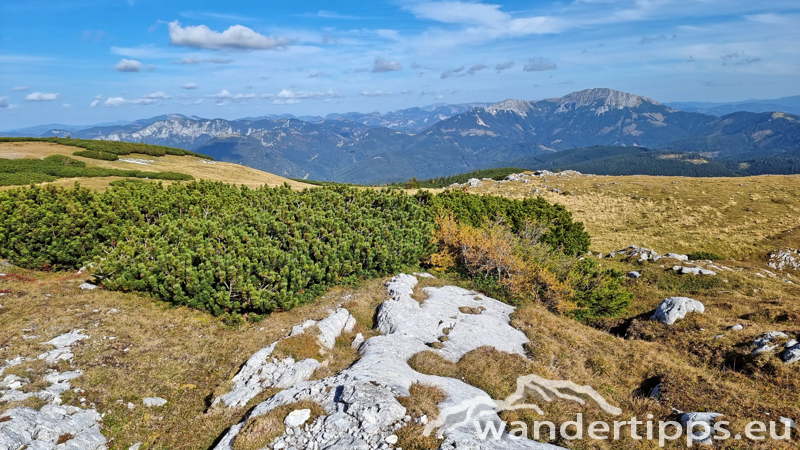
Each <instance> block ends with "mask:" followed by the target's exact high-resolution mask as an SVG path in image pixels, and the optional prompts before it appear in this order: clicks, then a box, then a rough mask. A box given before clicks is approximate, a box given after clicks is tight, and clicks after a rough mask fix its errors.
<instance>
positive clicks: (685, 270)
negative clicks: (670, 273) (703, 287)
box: [672, 266, 717, 275]
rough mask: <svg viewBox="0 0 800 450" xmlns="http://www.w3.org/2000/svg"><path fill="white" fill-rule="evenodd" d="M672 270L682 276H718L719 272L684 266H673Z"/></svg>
mask: <svg viewBox="0 0 800 450" xmlns="http://www.w3.org/2000/svg"><path fill="white" fill-rule="evenodd" d="M672 270H674V271H675V272H678V273H679V274H681V275H688V274H692V275H716V274H717V272H714V271H713V270H708V269H703V268H702V267H683V266H673V267H672Z"/></svg>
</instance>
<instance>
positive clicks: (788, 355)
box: [783, 344, 800, 364]
mask: <svg viewBox="0 0 800 450" xmlns="http://www.w3.org/2000/svg"><path fill="white" fill-rule="evenodd" d="M798 361H800V344H798V345H795V346H794V347H792V348H790V349H788V350H786V351H785V352H783V362H785V363H786V364H792V363H796V362H798Z"/></svg>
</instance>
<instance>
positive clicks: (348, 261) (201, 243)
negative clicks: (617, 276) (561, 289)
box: [0, 157, 597, 321]
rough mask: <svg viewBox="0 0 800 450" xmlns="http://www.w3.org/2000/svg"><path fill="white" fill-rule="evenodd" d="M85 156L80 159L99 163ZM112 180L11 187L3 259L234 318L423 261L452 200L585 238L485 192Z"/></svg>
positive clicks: (478, 213) (545, 236)
mask: <svg viewBox="0 0 800 450" xmlns="http://www.w3.org/2000/svg"><path fill="white" fill-rule="evenodd" d="M62 158H66V157H62ZM66 160H70V158H66ZM73 161H74V160H73ZM67 163H69V164H72V163H71V162H70V161H67ZM75 163H79V164H75V167H70V169H75V170H93V169H84V168H81V167H80V164H82V163H80V162H79V161H75ZM176 175H180V174H176ZM161 176H163V177H168V176H170V174H162V175H161ZM114 184H115V185H114V186H110V187H109V189H108V190H106V191H104V192H97V191H94V190H90V189H85V188H81V187H79V186H76V187H75V188H71V189H67V188H58V187H55V186H52V185H49V186H43V187H38V186H33V187H30V188H18V189H12V190H8V191H3V192H0V257H2V258H8V259H11V260H13V261H15V262H16V263H17V264H19V265H21V266H23V267H28V268H42V267H52V268H53V269H56V270H60V269H77V268H79V267H82V266H84V265H86V264H87V263H88V262H93V263H94V266H93V269H92V270H93V273H94V274H95V276H97V277H98V279H99V280H100V281H101V282H102V284H103V286H104V287H105V288H107V289H111V290H121V291H138V292H144V293H149V294H150V295H152V296H153V297H156V298H159V299H161V300H165V301H167V302H170V303H173V304H176V305H187V306H191V307H194V308H199V309H203V310H206V311H209V312H211V313H213V314H215V315H222V316H225V317H228V318H230V320H232V321H236V320H239V319H240V318H241V317H242V316H244V315H247V318H248V319H251V320H258V319H259V318H260V317H262V316H263V315H264V314H268V313H270V312H272V311H276V310H286V309H290V308H293V307H295V306H297V305H299V304H302V303H305V302H308V301H310V300H312V299H314V298H315V297H317V296H318V295H320V294H321V293H322V292H324V290H325V289H326V288H327V287H328V286H331V285H334V284H341V283H350V282H353V281H355V280H358V279H359V278H364V277H377V276H384V275H389V274H394V273H397V272H399V271H401V270H410V269H413V268H414V267H416V266H418V265H419V263H420V261H421V260H423V259H426V258H428V257H429V256H430V255H431V254H432V253H434V252H435V251H436V250H437V249H436V246H435V245H434V243H433V242H432V238H433V230H434V228H435V227H436V223H435V217H436V215H437V214H438V212H439V211H441V210H442V209H444V208H448V207H454V208H456V209H457V210H458V213H460V215H461V217H464V218H465V220H467V221H469V222H476V223H485V222H487V221H488V220H489V218H490V217H491V216H494V215H499V216H502V217H508V218H510V219H512V220H516V221H518V222H519V221H521V220H522V214H523V213H524V212H526V211H527V212H531V217H534V218H535V217H543V218H548V217H553V218H555V220H554V221H553V222H548V223H551V225H550V226H549V227H548V228H547V229H546V230H543V232H542V234H541V235H539V236H537V240H539V241H541V242H542V244H541V246H540V247H541V250H540V251H541V252H542V254H545V253H554V252H553V250H552V249H553V248H572V247H570V245H571V244H570V243H572V242H576V241H580V240H581V239H583V238H585V241H586V243H587V244H586V245H588V236H585V232H584V231H583V229H582V226H577V227H576V226H573V224H572V223H571V221H570V218H569V215H568V213H567V214H564V212H563V210H562V209H561V208H560V207H557V206H553V205H549V204H547V203H546V202H544V201H537V202H535V203H532V204H528V205H527V206H525V205H522V206H520V205H516V204H515V203H513V201H510V200H509V201H506V202H500V203H498V202H497V201H496V198H495V197H488V196H487V197H477V196H473V197H474V198H471V197H469V196H463V195H460V196H458V197H456V200H453V198H451V197H445V198H438V197H437V196H431V195H430V194H427V195H417V196H410V195H407V194H406V193H405V192H403V191H399V190H389V189H384V190H382V191H375V190H363V189H362V190H359V189H354V188H350V187H345V186H329V187H320V188H314V189H307V190H304V191H293V190H292V189H291V188H290V187H289V186H288V185H284V186H283V187H279V188H269V187H262V188H259V189H255V190H253V189H248V188H247V187H236V186H232V185H227V184H223V183H213V182H207V181H200V182H193V183H189V184H174V185H170V186H167V187H165V186H163V185H161V184H160V183H142V182H130V181H126V182H121V183H114ZM517 203H520V204H521V203H523V202H517ZM534 207H535V208H534ZM467 208H475V211H471V210H469V209H467ZM453 214H454V216H455V214H456V212H454V213H453ZM470 226H471V225H470ZM500 231H501V230H500V229H499V228H498V229H497V232H498V233H500ZM510 232H511V231H508V233H510ZM500 234H502V233H500ZM498 236H500V235H498ZM559 236H566V240H565V241H564V242H561V241H559V238H558V237H559ZM554 254H558V255H562V256H559V257H558V258H563V259H569V258H572V257H571V256H567V255H565V254H564V253H563V252H555V253H554ZM573 259H574V258H573ZM559 260H560V259H559ZM548 261H551V259H548ZM491 275H492V276H494V275H493V274H491ZM535 275H536V276H538V277H540V278H542V279H545V280H546V281H548V282H551V281H552V283H551V284H552V286H561V285H562V284H563V285H565V286H571V285H570V283H572V281H570V280H567V279H565V280H557V279H555V278H553V277H554V276H553V275H551V274H550V273H549V272H547V271H544V270H542V271H540V272H537V273H536V274H535ZM571 276H572V275H571ZM474 278H475V279H480V276H478V275H476V276H475V277H474ZM531 279H533V278H531ZM551 279H552V280H551ZM487 282H489V283H491V277H490V278H487ZM587 283H590V284H591V283H594V284H592V285H593V286H594V285H597V283H596V282H591V281H587ZM573 284H574V283H573ZM544 285H546V286H550V284H547V283H544ZM511 287H512V288H513V289H517V287H515V286H511ZM502 288H504V289H505V288H506V286H502ZM565 289H566V288H565Z"/></svg>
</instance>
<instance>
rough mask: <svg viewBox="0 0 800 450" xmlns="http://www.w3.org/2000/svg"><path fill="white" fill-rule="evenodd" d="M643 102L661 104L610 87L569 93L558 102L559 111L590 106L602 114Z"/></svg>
mask: <svg viewBox="0 0 800 450" xmlns="http://www.w3.org/2000/svg"><path fill="white" fill-rule="evenodd" d="M643 102H647V103H652V104H654V105H661V103H659V102H657V101H655V100H653V99H651V98H647V97H644V96H641V95H636V94H629V93H627V92H621V91H615V90H613V89H608V88H597V89H586V90H583V91H578V92H573V93H571V94H567V95H565V96H564V97H561V99H560V100H559V102H558V109H556V112H557V113H565V112H570V111H574V110H576V109H578V108H583V107H590V110H591V111H594V112H595V114H597V115H600V114H603V113H605V112H607V111H609V110H612V109H623V108H636V107H638V106H640V105H641V104H642V103H643Z"/></svg>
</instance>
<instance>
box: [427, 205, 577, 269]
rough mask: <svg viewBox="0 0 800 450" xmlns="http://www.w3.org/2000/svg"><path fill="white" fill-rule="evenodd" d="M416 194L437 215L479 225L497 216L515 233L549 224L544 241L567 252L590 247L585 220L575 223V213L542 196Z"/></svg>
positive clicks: (570, 253)
mask: <svg viewBox="0 0 800 450" xmlns="http://www.w3.org/2000/svg"><path fill="white" fill-rule="evenodd" d="M416 196H417V198H418V199H419V201H420V202H422V203H425V204H429V205H430V206H431V207H432V209H433V211H434V213H435V214H441V213H444V212H452V213H453V215H454V216H455V219H456V220H457V221H458V222H461V223H466V224H468V225H471V226H473V227H480V226H482V225H483V224H484V223H486V221H488V220H494V219H498V218H499V219H502V220H503V221H504V222H505V223H506V224H507V225H508V226H509V227H510V228H511V231H512V232H514V233H518V232H520V231H521V230H523V229H524V227H525V224H526V223H529V222H537V223H544V224H550V227H549V229H548V231H547V232H546V233H545V235H544V236H543V237H542V242H544V243H546V244H549V245H550V246H551V247H553V248H554V249H560V250H561V251H563V252H564V253H566V254H568V255H581V254H584V253H586V252H587V251H588V250H589V243H590V237H589V233H587V232H586V231H584V229H583V223H582V222H573V221H572V213H570V212H569V211H567V209H566V208H564V207H563V206H562V205H558V204H555V205H554V204H550V203H548V202H547V200H545V199H544V198H543V197H528V198H526V199H524V200H512V199H508V198H505V197H497V196H493V195H483V196H479V195H473V194H468V193H466V192H462V191H453V190H447V191H445V192H442V193H440V194H438V195H432V194H431V193H430V192H427V191H421V192H419V193H417V195H416Z"/></svg>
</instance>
